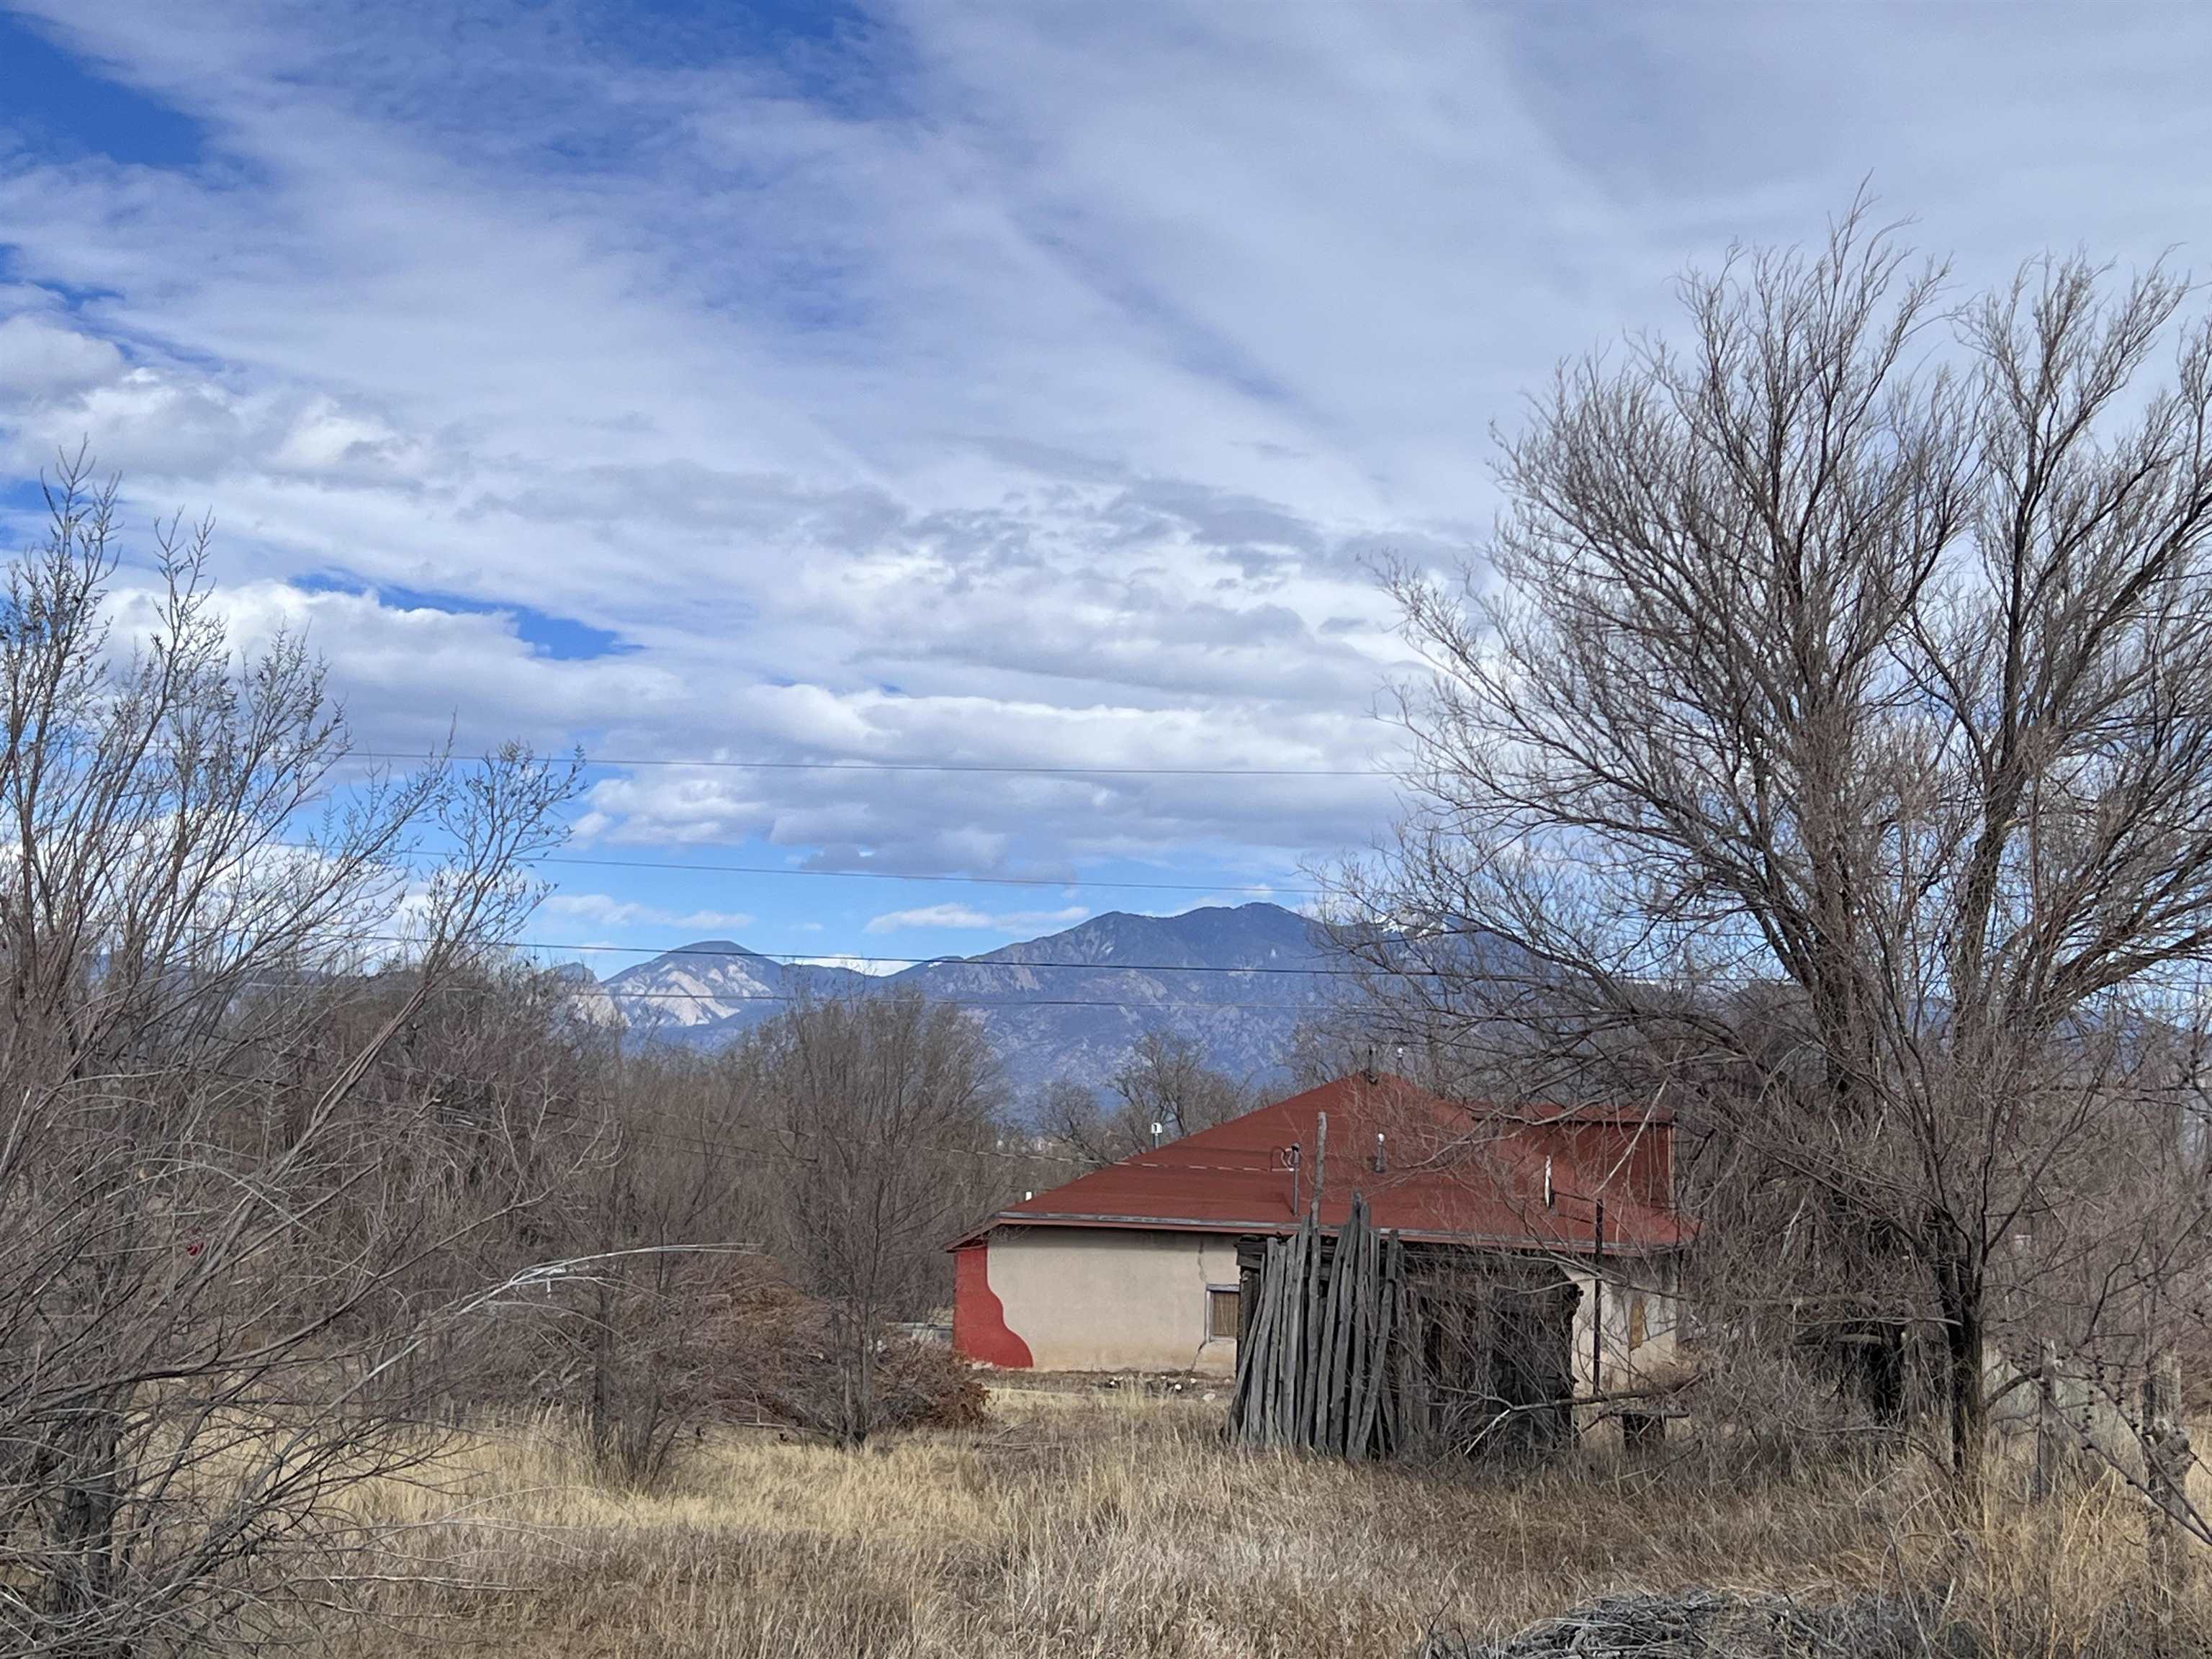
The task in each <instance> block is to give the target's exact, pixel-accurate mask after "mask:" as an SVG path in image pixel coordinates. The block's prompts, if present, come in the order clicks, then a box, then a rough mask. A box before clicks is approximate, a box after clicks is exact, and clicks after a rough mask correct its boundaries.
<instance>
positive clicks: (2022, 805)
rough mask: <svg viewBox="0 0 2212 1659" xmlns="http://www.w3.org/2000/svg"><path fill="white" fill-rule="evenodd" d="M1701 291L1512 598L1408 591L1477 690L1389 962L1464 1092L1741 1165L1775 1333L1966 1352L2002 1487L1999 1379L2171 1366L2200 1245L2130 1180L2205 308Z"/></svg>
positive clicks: (1515, 438)
mask: <svg viewBox="0 0 2212 1659" xmlns="http://www.w3.org/2000/svg"><path fill="white" fill-rule="evenodd" d="M1680 298H1681V301H1682V305H1683V308H1684V311H1685V312H1686V323H1687V328H1686V332H1685V333H1684V335H1683V336H1682V337H1681V338H1680V341H1679V342H1678V343H1670V342H1668V340H1665V339H1660V338H1637V339H1632V340H1630V341H1628V342H1626V343H1625V344H1623V345H1622V346H1620V347H1619V348H1617V349H1614V350H1613V351H1611V352H1608V353H1603V354H1599V355H1595V356H1589V357H1586V358H1583V359H1581V360H1579V361H1576V362H1570V363H1569V364H1567V365H1566V366H1565V367H1564V368H1562V369H1561V370H1560V371H1559V374H1558V376H1557V378H1556V380H1554V382H1553V385H1552V386H1551V387H1550V389H1549V390H1548V392H1547V393H1545V394H1544V395H1543V396H1542V397H1541V398H1539V399H1538V401H1537V402H1536V404H1535V405H1534V409H1533V411H1532V412H1531V414H1530V416H1528V421H1527V422H1526V424H1525V426H1524V427H1523V428H1522V429H1521V430H1520V431H1519V432H1518V433H1517V434H1515V435H1511V436H1510V438H1508V440H1507V441H1506V442H1505V444H1504V459H1503V463H1502V466H1501V468H1500V483H1501V485H1502V487H1503V490H1504V495H1505V498H1506V506H1505V508H1504V513H1503V514H1502V516H1501V519H1500V520H1499V522H1498V526H1497V529H1496V531H1495V533H1494V534H1493V536H1492V538H1491V539H1490V541H1489V544H1488V545H1487V546H1486V548H1485V549H1484V550H1483V556H1482V557H1481V559H1480V561H1479V562H1476V563H1475V564H1474V565H1472V566H1470V567H1469V568H1468V569H1467V570H1465V571H1464V572H1462V574H1461V576H1460V578H1459V579H1458V580H1455V581H1453V580H1438V579H1436V578H1433V577H1431V576H1430V575H1427V574H1423V573H1419V572H1416V571H1413V570H1400V571H1397V572H1395V573H1393V574H1391V576H1390V579H1389V580H1390V586H1391V588H1392V591H1393V592H1395V596H1396V597H1397V599H1399V601H1400V602H1401V605H1402V607H1403V615H1404V620H1405V628H1406V634H1407V638H1408V640H1409V641H1411V642H1412V644H1413V647H1415V648H1416V649H1417V650H1418V651H1419V653H1421V655H1422V656H1423V658H1424V659H1425V661H1426V663H1427V665H1428V666H1429V668H1430V669H1431V673H1430V675H1429V676H1428V677H1427V678H1425V680H1423V681H1422V682H1421V683H1419V684H1415V685H1413V686H1411V687H1409V688H1408V689H1407V691H1406V693H1405V696H1404V698H1403V702H1402V704H1401V708H1402V714H1403V716H1404V719H1405V722H1406V724H1407V726H1408V728H1409V729H1410V732H1411V733H1412V735H1413V739H1414V741H1415V744H1416V752H1417V756H1418V760H1417V763H1416V766H1415V769H1414V771H1413V776H1412V777H1411V779H1410V780H1409V781H1410V784H1411V789H1410V791H1409V800H1410V808H1409V811H1408V815H1407V818H1406V821H1405V822H1404V823H1403V825H1402V828H1401V833H1400V835H1399V836H1397V838H1396V839H1395V844H1394V845H1393V846H1392V847H1391V848H1389V850H1388V851H1387V853H1386V854H1384V855H1383V857H1381V858H1380V859H1379V860H1376V861H1375V862H1374V863H1373V864H1372V865H1370V866H1369V867H1367V868H1365V869H1364V870H1361V871H1358V872H1352V875H1351V876H1350V877H1349V878H1347V881H1346V892H1345V894H1344V898H1345V900H1346V913H1347V918H1348V920H1350V921H1352V922H1353V923H1355V924H1356V926H1354V927H1352V928H1351V929H1350V930H1349V931H1348V938H1349V939H1351V941H1352V944H1353V945H1354V947H1355V948H1356V949H1357V950H1358V951H1361V952H1362V953H1363V954H1364V955H1365V956H1366V957H1367V958H1368V959H1369V960H1370V962H1371V963H1373V964H1374V965H1375V966H1376V969H1378V970H1380V971H1379V972H1378V975H1377V978H1376V985H1377V987H1378V988H1379V990H1380V993H1381V995H1382V997H1383V1000H1384V1001H1385V1002H1386V1003H1388V1004H1389V1005H1391V1006H1392V1007H1393V1009H1394V1010H1395V1014H1396V1016H1397V1017H1398V1018H1400V1019H1401V1021H1402V1024H1403V1025H1404V1027H1405V1028H1406V1029H1407V1030H1409V1031H1413V1030H1418V1031H1419V1034H1420V1036H1421V1038H1422V1040H1424V1041H1425V1042H1435V1041H1437V1033H1438V1031H1439V1030H1445V1031H1448V1032H1449V1033H1451V1034H1453V1036H1451V1037H1450V1038H1449V1039H1447V1040H1448V1041H1457V1042H1460V1043H1462V1045H1463V1046H1464V1048H1465V1051H1466V1052H1465V1053H1464V1054H1462V1055H1461V1057H1460V1063H1461V1066H1462V1070H1463V1071H1464V1072H1465V1073H1468V1074H1469V1075H1473V1076H1480V1075H1483V1074H1484V1073H1485V1072H1486V1070H1487V1071H1489V1072H1490V1073H1494V1074H1498V1075H1503V1074H1504V1073H1507V1072H1510V1073H1512V1074H1513V1075H1515V1076H1516V1077H1518V1078H1519V1079H1522V1082H1523V1083H1524V1084H1527V1085H1528V1086H1535V1087H1544V1088H1550V1089H1555V1090H1559V1091H1566V1092H1573V1091H1577V1089H1583V1090H1588V1091H1593V1092H1595V1091H1604V1090H1607V1089H1614V1088H1618V1087H1620V1086H1621V1085H1623V1084H1624V1082H1625V1081H1626V1082H1629V1083H1631V1084H1632V1085H1633V1086H1636V1087H1640V1088H1643V1089H1645V1090H1647V1091H1650V1093H1652V1094H1654V1095H1662V1096H1666V1097H1668V1100H1669V1103H1672V1104H1674V1105H1676V1106H1677V1107H1679V1108H1680V1109H1682V1110H1683V1111H1684V1113H1685V1115H1686V1121H1692V1122H1695V1123H1702V1124H1704V1125H1705V1126H1707V1127H1710V1128H1711V1129H1712V1130H1713V1131H1714V1132H1715V1138H1716V1140H1717V1142H1718V1143H1720V1144H1721V1145H1723V1146H1724V1147H1725V1148H1726V1152H1727V1156H1728V1157H1729V1159H1730V1160H1732V1161H1733V1162H1734V1163H1735V1165H1736V1166H1737V1168H1738V1171H1739V1173H1741V1172H1742V1171H1744V1170H1749V1171H1750V1172H1751V1173H1752V1175H1753V1176H1754V1177H1755V1178H1756V1181H1757V1182H1763V1183H1765V1186H1766V1188H1768V1189H1769V1190H1770V1191H1778V1192H1780V1193H1782V1194H1784V1195H1785V1201H1784V1203H1783V1204H1782V1205H1781V1206H1780V1207H1779V1208H1778V1209H1776V1208H1774V1207H1773V1206H1770V1213H1771V1216H1772V1219H1773V1222H1774V1225H1776V1227H1777V1228H1778V1229H1781V1228H1783V1227H1784V1225H1786V1227H1787V1229H1788V1231H1786V1233H1785V1232H1783V1231H1778V1232H1776V1233H1774V1234H1770V1235H1768V1237H1769V1241H1770V1249H1769V1252H1768V1254H1769V1255H1770V1257H1771V1261H1772V1263H1773V1265H1774V1266H1775V1267H1776V1270H1777V1271H1776V1273H1774V1274H1773V1275H1772V1276H1771V1279H1770V1285H1769V1288H1771V1291H1772V1292H1773V1294H1774V1295H1775V1296H1776V1297H1780V1298H1783V1299H1784V1300H1785V1301H1789V1302H1792V1303H1802V1304H1803V1305H1805V1306H1808V1307H1825V1308H1826V1309H1828V1310H1830V1312H1831V1314H1832V1316H1834V1317H1835V1318H1836V1319H1837V1320H1838V1322H1843V1323H1850V1322H1853V1321H1861V1322H1872V1323H1874V1324H1876V1325H1881V1324H1884V1323H1887V1324H1888V1325H1889V1326H1890V1327H1891V1328H1897V1327H1898V1326H1899V1325H1901V1324H1903V1323H1909V1322H1911V1321H1912V1320H1914V1319H1915V1318H1924V1321H1925V1322H1928V1323H1930V1324H1932V1325H1933V1326H1934V1327H1935V1328H1937V1329H1940V1332H1941V1335H1942V1354H1943V1363H1942V1384H1941V1390H1942V1394H1943V1395H1944V1396H1945V1397H1946V1401H1947V1404H1948V1413H1947V1415H1948V1423H1949V1437H1950V1455H1951V1457H1952V1458H1953V1460H1954V1464H1955V1467H1956V1468H1957V1469H1958V1471H1959V1472H1960V1474H1961V1475H1962V1476H1965V1477H1968V1478H1971V1477H1972V1476H1973V1475H1974V1474H1975V1473H1976V1471H1977V1470H1978V1467H1979V1463H1980V1459H1981V1455H1982V1446H1983V1443H1984V1419H1985V1414H1986V1412H1987V1409H1988V1406H1989V1402H1990V1398H1991V1396H1992V1394H1993V1392H1995V1388H1994V1387H1993V1385H1992V1383H1991V1381H1990V1377H1991V1371H1990V1367H1989V1365H1988V1364H1987V1362H1988V1360H1989V1358H1990V1349H1991V1346H1992V1343H1993V1341H2000V1342H2005V1341H2009V1340H2010V1339H2012V1338H2019V1339H2021V1340H2022V1342H2023V1344H2024V1343H2025V1340H2026V1339H2027V1336H2028V1335H2029V1334H2030V1333H2032V1332H2033V1330H2035V1329H2036V1328H2038V1327H2042V1328H2048V1329H2051V1330H2055V1331H2063V1332H2064V1333H2066V1334H2067V1335H2068V1337H2069V1340H2071V1341H2073V1342H2075V1344H2077V1345H2081V1346H2084V1347H2087V1346H2093V1345H2094V1343H2096V1342H2098V1341H2103V1340H2117V1339H2116V1336H2115V1334H2116V1333H2118V1332H2119V1331H2121V1330H2122V1329H2123V1328H2125V1329H2130V1330H2133V1331H2134V1332H2136V1338H2131V1339H2130V1340H2136V1339H2137V1338H2139V1339H2140V1341H2141V1342H2147V1343H2149V1344H2152V1345H2155V1344H2156V1343H2157V1342H2158V1341H2159V1340H2162V1339H2161V1338H2160V1336H2159V1335H2158V1334H2157V1332H2156V1331H2155V1330H2154V1328H2153V1326H2154V1323H2155V1320H2156V1318H2157V1317H2159V1316H2156V1315H2154V1312H2153V1311H2152V1310H2153V1308H2154V1305H2159V1304H2161V1298H2160V1296H2159V1294H2158V1291H2157V1286H2158V1285H2160V1284H2165V1283H2170V1282H2172V1274H2173V1273H2174V1272H2175V1271H2176V1269H2177V1267H2178V1266H2179V1265H2181V1264H2180V1261H2179V1259H2180V1258H2181V1257H2184V1256H2185V1257H2188V1258H2190V1259H2191V1260H2192V1261H2193V1260H2197V1259H2201V1256H2202V1243H2203V1216H2202V1211H2201V1206H2200V1204H2199V1202H2198V1200H2195V1199H2193V1198H2191V1197H2188V1196H2186V1195H2185V1189H2186V1188H2187V1185H2188V1183H2187V1182H2177V1181H2166V1180H2161V1181H2152V1180H2137V1179H2136V1176H2135V1174H2134V1173H2131V1172H2142V1171H2153V1170H2160V1169H2170V1168H2171V1167H2172V1164H2173V1162H2174V1159H2175V1158H2176V1156H2177V1155H2178V1154H2179V1153H2180V1152H2183V1151H2184V1150H2185V1141H2186V1136H2185V1135H2184V1134H2183V1133H2181V1132H2180V1131H2179V1130H2178V1129H2177V1127H2176V1123H2177V1118H2176V1115H2175V1113H2176V1110H2177V1104H2176V1103H2177V1100H2178V1099H2179V1091H2182V1090H2183V1089H2184V1088H2185V1086H2186V1084H2187V1079H2186V1078H2185V1077H2183V1076H2181V1075H2180V1074H2179V1073H2177V1071H2176V1069H2175V1068H2174V1066H2172V1064H2171V1063H2170V1056H2171V1055H2172V1053H2173V1052H2174V1048H2173V1045H2172V1043H2170V1042H2166V1041H2164V1040H2163V1039H2161V1040H2160V1041H2157V1042H2152V1041H2148V1040H2146V1037H2145V1034H2146V1033H2150V1032H2154V1031H2157V1032H2170V1031H2171V1030H2172V1026H2171V1024H2168V1023H2166V1022H2161V1021H2160V1020H2159V1019H2158V1018H2154V1015H2155V1013H2156V1012H2157V1011H2158V1010H2159V1009H2160V1008H2164V1009H2166V1010H2167V1011H2168V1012H2172V1011H2174V1010H2176V1009H2186V1008H2187V1007H2189V1006H2191V1003H2190V1000H2189V998H2188V996H2187V995H2186V994H2185V993H2186V992H2187V991H2188V989H2189V988H2190V987H2191V985H2192V984H2193V981H2194V976H2195V974H2196V971H2197V967H2198V965H2199V964H2200V963H2202V962H2203V959H2204V958H2205V957H2206V955H2207V953H2208V951H2212V572H2208V568H2207V538H2208V534H2212V349H2208V338H2207V332H2206V329H2205V326H2204V324H2203V321H2202V320H2201V319H2197V318H2196V317H2194V316H2190V315H2185V309H2186V307H2187V303H2188V299H2189V290H2188V289H2187V288H2186V286H2185V283H2183V282H2182V281H2180V280H2179V279H2178V278H2176V277H2174V276H2171V275H2169V274H2168V273H2166V272H2165V271H2164V270H2159V269H2155V268H2154V269H2152V270H2149V271H2148V272H2146V273H2143V274H2141V275H2138V276H2132V277H2122V276H2116V275H2114V274H2113V273H2112V272H2110V271H2109V270H2105V269H2102V268H2100V267H2098V266H2095V265H2093V264H2090V263H2088V262H2087V261H2085V260H2082V259H2080V258H2042V259H2038V260H2035V261H2033V262H2031V263H2030V264H2027V265H2026V266H2024V267H2023V268H2022V269H2021V271H2020V273H2019V275H2018V276H2016V277H2015V279H2014V280H2013V281H2011V282H2010V283H2008V284H2006V285H2003V286H2002V287H2000V288H1998V289H1995V290H1994V291H1990V292H1986V293H1974V294H1960V293H1956V292H1954V290H1953V289H1951V287H1950V286H1949V285H1948V279H1947V276H1946V273H1945V271H1944V270H1943V269H1942V267H1941V266H1940V265H1936V264H1923V263H1919V262H1917V261H1916V260H1915V259H1914V258H1912V257H1911V255H1910V254H1909V253H1908V252H1907V251H1906V250H1905V248H1904V247H1903V246H1901V245H1900V244H1899V242H1898V241H1897V240H1896V239H1895V238H1894V236H1893V234H1885V233H1881V232H1877V231H1875V230H1874V229H1872V228H1870V227H1869V224H1868V223H1867V222H1866V220H1865V218H1864V216H1863V214H1861V213H1857V212H1855V213H1854V214H1852V215H1851V216H1848V217H1847V218H1845V219H1844V221H1843V222H1841V223H1840V225H1839V226H1838V228H1837V229H1836V230H1835V231H1834V232H1833V234H1832V236H1831V238H1830V239H1829V240H1828V241H1827V243H1826V246H1821V247H1820V248H1818V249H1816V250H1814V251H1811V252H1797V251H1790V250H1781V251H1758V252H1743V253H1740V254H1738V255H1736V256H1735V257H1733V258H1730V259H1729V261H1728V262H1727V263H1726V264H1724V265H1723V266H1722V267H1721V268H1720V269H1719V270H1717V271H1712V272H1698V273H1692V274H1691V275H1689V276H1686V277H1685V278H1684V279H1683V281H1682V283H1681V285H1680ZM2161 1055H2164V1056H2166V1058H2160V1056H2161ZM2184 1069H2185V1068H2184ZM2200 1190H2201V1188H2200ZM2169 1202H2170V1203H2171V1204H2172V1205H2174V1206H2179V1207H2178V1208H2168V1209H2166V1210H2164V1211H2161V1212H2160V1213H2159V1214H2157V1215H2155V1216H2154V1215H2152V1214H2151V1213H2150V1212H2149V1211H2148V1208H2147V1207H2146V1206H2153V1205H2154V1204H2166V1203H2169ZM1845 1261H1857V1262H1859V1263H1862V1264H1864V1265H1867V1266H1868V1267H1869V1272H1867V1273H1865V1274H1863V1276H1860V1277H1858V1278H1856V1279H1850V1282H1849V1285H1848V1286H1846V1287H1845V1288H1844V1289H1843V1290H1839V1289H1838V1283H1839V1280H1838V1275H1839V1272H1840V1268H1841V1265H1842V1264H1843V1263H1844V1262H1845ZM2061 1267H2063V1271H2061V1270H2060V1269H2061ZM2171 1303H2172V1298H2171V1297H2166V1298H2165V1299H2164V1303H2163V1305H2170V1304H2171ZM1993 1322H1996V1324H1999V1325H2001V1326H2002V1328H1993ZM1862 1334H1863V1333H1862ZM2014 1357H2015V1359H2019V1358H2021V1356H2020V1355H2019V1354H2017V1353H2015V1356H2014Z"/></svg>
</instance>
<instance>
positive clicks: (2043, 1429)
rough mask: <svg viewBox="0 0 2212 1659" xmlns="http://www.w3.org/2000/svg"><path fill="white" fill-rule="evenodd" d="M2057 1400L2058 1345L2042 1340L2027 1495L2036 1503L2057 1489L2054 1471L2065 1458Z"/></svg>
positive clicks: (2062, 1427) (2061, 1420)
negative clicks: (2033, 1469)
mask: <svg viewBox="0 0 2212 1659" xmlns="http://www.w3.org/2000/svg"><path fill="white" fill-rule="evenodd" d="M2062 1413H2063V1407H2061V1406H2060V1404H2059V1400H2058V1346H2057V1344H2056V1343H2055V1342H2052V1341H2051V1340H2049V1339H2048V1338H2045V1340H2044V1344H2043V1364H2042V1366H2041V1368H2040V1369H2039V1371H2038V1373H2037V1375H2036V1379H2035V1472H2034V1474H2033V1476H2031V1477H2030V1480H2029V1486H2028V1496H2029V1497H2030V1498H2034V1499H2035V1500H2036V1501H2038V1502H2041V1501H2042V1500H2043V1499H2045V1498H2049V1497H2050V1496H2051V1494H2052V1493H2053V1492H2057V1490H2058V1478H2059V1477H2058V1471H2059V1469H2060V1468H2062V1467H2063V1463H2064V1461H2065V1458H2066V1445H2065V1441H2066V1434H2067V1425H2066V1422H2065V1419H2064V1417H2063V1415H2062Z"/></svg>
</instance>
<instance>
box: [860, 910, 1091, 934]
mask: <svg viewBox="0 0 2212 1659" xmlns="http://www.w3.org/2000/svg"><path fill="white" fill-rule="evenodd" d="M1090 914H1091V909H1090V907H1089V906H1088V905H1083V904H1071V905H1069V906H1067V907H1066V908H1064V909H1059V910H1012V911H1001V912H999V913H998V914H995V915H994V914H993V913H991V912H989V911H987V910H979V909H977V908H975V906H974V905H972V904H929V905H923V906H921V907H919V908H915V909H911V910H892V911H888V912H886V913H885V914H884V915H879V916H874V917H871V918H870V919H869V921H868V931H869V932H870V933H900V932H903V931H907V930H910V929H918V928H925V927H948V928H957V929H961V930H963V931H966V932H975V933H1005V934H1006V935H1007V936H1008V937H1010V938H1011V937H1013V936H1015V935H1018V934H1023V933H1038V932H1041V931H1043V930H1045V929H1048V928H1054V927H1070V926H1072V925H1073V924H1074V923H1076V922H1079V921H1082V920H1083V919H1084V918H1085V917H1086V916H1088V915H1090Z"/></svg>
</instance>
